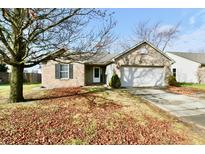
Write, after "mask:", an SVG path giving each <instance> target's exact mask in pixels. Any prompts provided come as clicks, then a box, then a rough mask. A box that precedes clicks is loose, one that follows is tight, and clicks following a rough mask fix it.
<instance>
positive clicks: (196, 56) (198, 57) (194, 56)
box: [169, 52, 205, 65]
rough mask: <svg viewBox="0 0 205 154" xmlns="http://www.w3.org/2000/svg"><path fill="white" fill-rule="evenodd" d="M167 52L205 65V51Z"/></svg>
mask: <svg viewBox="0 0 205 154" xmlns="http://www.w3.org/2000/svg"><path fill="white" fill-rule="evenodd" d="M169 53H172V54H174V55H177V56H180V57H183V58H186V59H189V60H191V61H194V62H198V63H200V64H202V65H205V53H191V52H169Z"/></svg>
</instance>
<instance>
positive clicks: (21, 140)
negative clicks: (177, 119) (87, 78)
mask: <svg viewBox="0 0 205 154" xmlns="http://www.w3.org/2000/svg"><path fill="white" fill-rule="evenodd" d="M32 99H34V98H32ZM36 99H38V100H39V104H38V105H37V106H35V107H32V106H28V107H25V106H21V107H17V108H15V109H12V111H9V112H10V113H9V114H2V113H0V144H187V142H188V140H187V137H186V135H185V134H183V133H176V132H174V131H173V128H172V124H171V122H170V121H166V120H158V119H155V118H152V117H150V116H147V115H142V116H143V118H144V120H145V124H141V122H139V121H137V120H136V119H135V118H133V117H131V116H130V115H129V114H125V113H124V114H122V113H120V116H114V115H113V114H114V113H118V111H120V110H121V109H122V107H123V106H122V105H120V103H117V102H113V101H110V100H108V99H106V98H102V97H100V96H95V95H93V94H90V93H85V92H83V91H82V90H81V88H64V89H54V90H50V91H48V92H47V94H46V95H45V96H44V97H41V98H36ZM98 102H104V103H98Z"/></svg>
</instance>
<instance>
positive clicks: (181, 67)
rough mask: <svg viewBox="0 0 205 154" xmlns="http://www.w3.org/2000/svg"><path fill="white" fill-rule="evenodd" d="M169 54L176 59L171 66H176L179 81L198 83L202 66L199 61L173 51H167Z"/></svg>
mask: <svg viewBox="0 0 205 154" xmlns="http://www.w3.org/2000/svg"><path fill="white" fill-rule="evenodd" d="M167 55H168V56H169V57H171V58H172V59H173V60H174V61H175V63H174V64H172V66H171V68H172V69H173V68H176V79H177V81H178V82H190V83H198V77H197V72H198V67H199V66H200V64H199V63H197V62H194V61H191V60H188V59H185V58H182V57H180V56H177V55H174V54H171V53H167Z"/></svg>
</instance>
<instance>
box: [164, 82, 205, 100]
mask: <svg viewBox="0 0 205 154" xmlns="http://www.w3.org/2000/svg"><path fill="white" fill-rule="evenodd" d="M166 90H167V91H168V92H171V93H175V94H182V95H189V96H194V97H199V98H205V84H197V83H179V84H178V86H177V87H174V86H170V87H168V88H167V89H166Z"/></svg>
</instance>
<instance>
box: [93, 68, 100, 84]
mask: <svg viewBox="0 0 205 154" xmlns="http://www.w3.org/2000/svg"><path fill="white" fill-rule="evenodd" d="M93 83H100V67H93Z"/></svg>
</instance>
